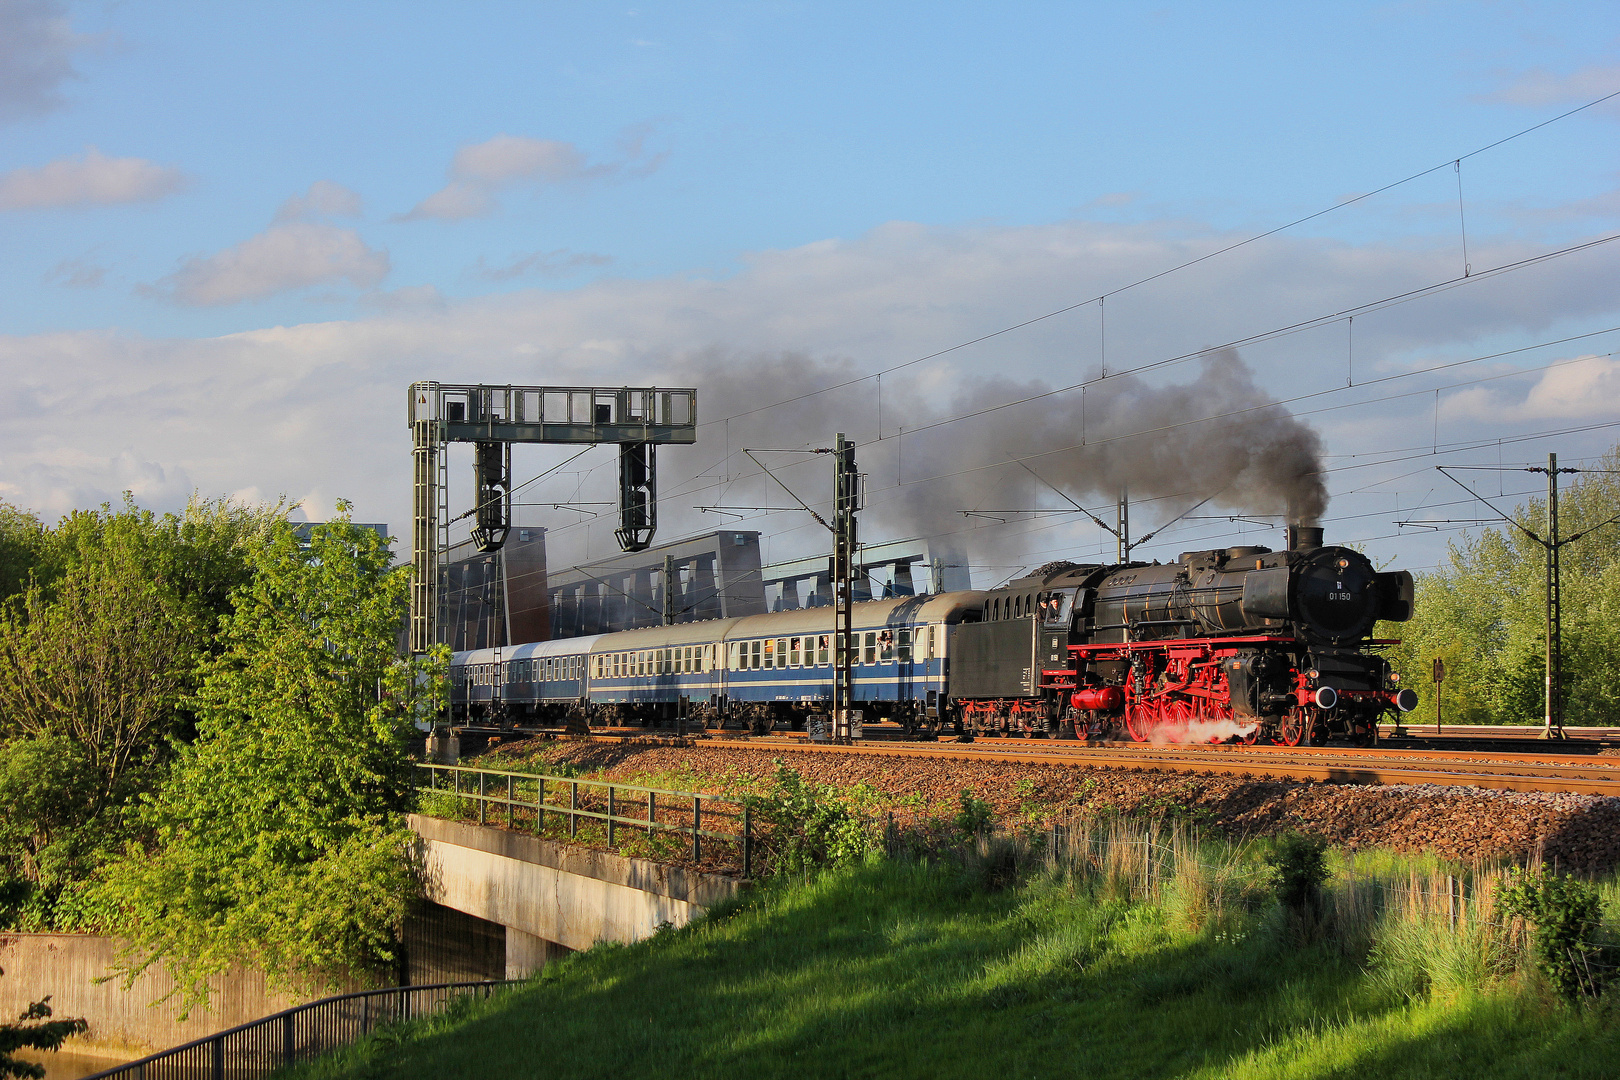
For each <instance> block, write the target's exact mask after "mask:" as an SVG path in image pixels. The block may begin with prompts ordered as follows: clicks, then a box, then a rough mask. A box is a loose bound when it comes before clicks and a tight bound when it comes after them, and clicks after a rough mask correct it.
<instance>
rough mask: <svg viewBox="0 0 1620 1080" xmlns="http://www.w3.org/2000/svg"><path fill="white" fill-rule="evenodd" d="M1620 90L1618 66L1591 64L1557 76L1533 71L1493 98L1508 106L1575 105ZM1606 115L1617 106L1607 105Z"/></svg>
mask: <svg viewBox="0 0 1620 1080" xmlns="http://www.w3.org/2000/svg"><path fill="white" fill-rule="evenodd" d="M1616 90H1620V64H1593V65H1590V66H1588V67H1584V68H1581V69H1580V70H1579V71H1572V72H1570V73H1569V74H1567V75H1559V74H1557V73H1555V72H1551V71H1548V70H1546V69H1545V68H1536V69H1534V70H1531V71H1526V72H1524V73H1523V74H1521V75H1518V76H1517V77H1515V78H1514V79H1513V81H1512V82H1510V83H1508V84H1507V85H1506V86H1504V87H1502V89H1500V90H1498V91H1497V92H1496V93H1495V94H1493V95H1492V99H1493V100H1496V101H1502V102H1506V103H1507V104H1509V105H1529V106H1540V105H1578V104H1580V103H1582V102H1586V101H1592V100H1594V99H1596V98H1600V97H1603V96H1604V95H1606V94H1612V93H1614V92H1615V91H1616ZM1608 108H1609V111H1614V109H1615V108H1616V106H1615V105H1614V103H1613V102H1610V103H1609V106H1608Z"/></svg>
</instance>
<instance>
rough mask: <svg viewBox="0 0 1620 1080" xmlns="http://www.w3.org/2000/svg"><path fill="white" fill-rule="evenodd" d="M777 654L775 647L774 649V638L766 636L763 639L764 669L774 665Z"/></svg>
mask: <svg viewBox="0 0 1620 1080" xmlns="http://www.w3.org/2000/svg"><path fill="white" fill-rule="evenodd" d="M777 655H778V653H777V649H776V641H775V640H774V639H772V638H766V639H765V668H766V670H769V669H771V668H773V667H775V666H776V657H777Z"/></svg>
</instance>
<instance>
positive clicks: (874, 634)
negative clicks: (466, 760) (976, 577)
mask: <svg viewBox="0 0 1620 1080" xmlns="http://www.w3.org/2000/svg"><path fill="white" fill-rule="evenodd" d="M983 598H984V594H983V593H980V592H953V593H942V594H939V595H935V596H907V597H899V598H896V599H891V600H875V601H870V602H867V603H861V604H856V605H855V610H854V647H855V663H854V697H855V702H856V704H857V705H860V706H862V707H864V708H865V710H866V711H867V713H868V716H869V717H873V718H876V717H884V718H892V719H895V720H899V721H900V722H902V723H904V724H905V725H906V726H907V727H908V728H911V727H915V726H917V725H918V724H919V723H923V724H926V725H927V726H933V725H934V723H936V722H937V720H938V717H939V715H940V706H941V705H942V704H943V703H944V701H945V700H946V697H947V693H946V691H947V679H948V677H949V660H950V653H951V644H950V643H951V638H952V636H953V634H954V633H955V628H956V627H957V626H958V625H959V624H960V623H961V622H962V621H963V620H964V618H966V619H968V620H972V619H976V618H978V617H979V613H980V611H981V608H982V604H983ZM832 638H833V611H832V609H831V608H826V607H822V608H809V609H805V610H800V611H782V612H776V613H773V614H769V615H750V616H746V617H743V618H736V619H713V620H709V621H706V622H696V623H680V624H676V625H674V626H658V627H648V628H645V629H640V630H627V631H623V632H620V633H615V634H602V635H598V636H595V637H588V638H568V639H563V640H559V641H546V642H539V643H536V644H531V645H518V646H513V647H510V648H506V649H481V650H477V651H474V652H465V653H457V654H456V656H455V658H454V660H453V665H454V671H455V675H454V680H455V681H454V687H455V691H454V694H453V699H454V701H455V703H456V707H457V710H458V716H459V717H460V718H471V717H483V718H491V719H503V720H517V719H521V718H527V717H534V718H544V719H557V718H566V717H586V718H588V719H589V720H590V721H592V722H595V723H619V724H623V723H643V724H647V723H656V722H660V721H665V720H670V719H673V718H674V717H676V716H677V715H680V714H681V712H682V710H685V714H686V715H688V716H690V717H693V718H694V719H698V720H701V721H702V722H704V723H706V724H708V725H710V726H716V725H718V724H721V723H724V722H726V721H728V720H730V721H733V722H742V723H745V724H747V725H748V726H749V727H751V728H753V729H755V730H761V731H762V730H769V729H770V728H771V727H773V726H774V725H776V724H777V723H779V722H785V723H788V724H790V725H791V726H793V727H796V728H797V727H802V726H803V723H804V719H805V717H806V716H807V715H809V714H810V713H811V712H820V711H825V710H826V709H827V708H828V707H829V706H830V704H831V700H832V683H833V666H832V665H833V655H832ZM537 662H538V663H537ZM552 672H558V673H561V674H559V675H558V677H556V678H553V677H552V674H551V673H552ZM581 676H582V679H581Z"/></svg>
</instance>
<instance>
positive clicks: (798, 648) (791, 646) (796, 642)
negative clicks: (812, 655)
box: [788, 638, 804, 667]
mask: <svg viewBox="0 0 1620 1080" xmlns="http://www.w3.org/2000/svg"><path fill="white" fill-rule="evenodd" d="M803 645H804V639H803V638H788V667H798V666H799V665H800V663H801V662H802V661H803V660H804V650H803Z"/></svg>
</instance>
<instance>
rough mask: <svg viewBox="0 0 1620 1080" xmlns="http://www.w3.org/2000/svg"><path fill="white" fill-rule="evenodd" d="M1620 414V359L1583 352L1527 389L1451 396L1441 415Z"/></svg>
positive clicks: (1484, 417)
mask: <svg viewBox="0 0 1620 1080" xmlns="http://www.w3.org/2000/svg"><path fill="white" fill-rule="evenodd" d="M1617 413H1620V360H1616V359H1614V358H1612V357H1609V356H1582V357H1578V358H1576V359H1575V360H1574V361H1573V362H1568V363H1561V364H1559V365H1558V366H1557V367H1553V368H1549V369H1548V370H1546V371H1543V372H1542V373H1541V374H1540V375H1539V376H1538V377H1537V378H1536V379H1535V381H1534V382H1531V383H1530V388H1529V389H1528V390H1526V391H1524V392H1523V394H1522V395H1521V394H1519V393H1516V392H1515V391H1514V390H1512V389H1509V388H1504V387H1500V386H1476V387H1471V388H1469V389H1466V390H1461V391H1458V392H1457V393H1455V394H1450V395H1447V396H1446V397H1445V398H1444V400H1443V401H1442V403H1441V408H1440V415H1441V417H1442V418H1443V419H1450V420H1486V421H1495V422H1501V421H1518V420H1584V419H1590V418H1592V417H1600V416H1613V415H1616V414H1617Z"/></svg>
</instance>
